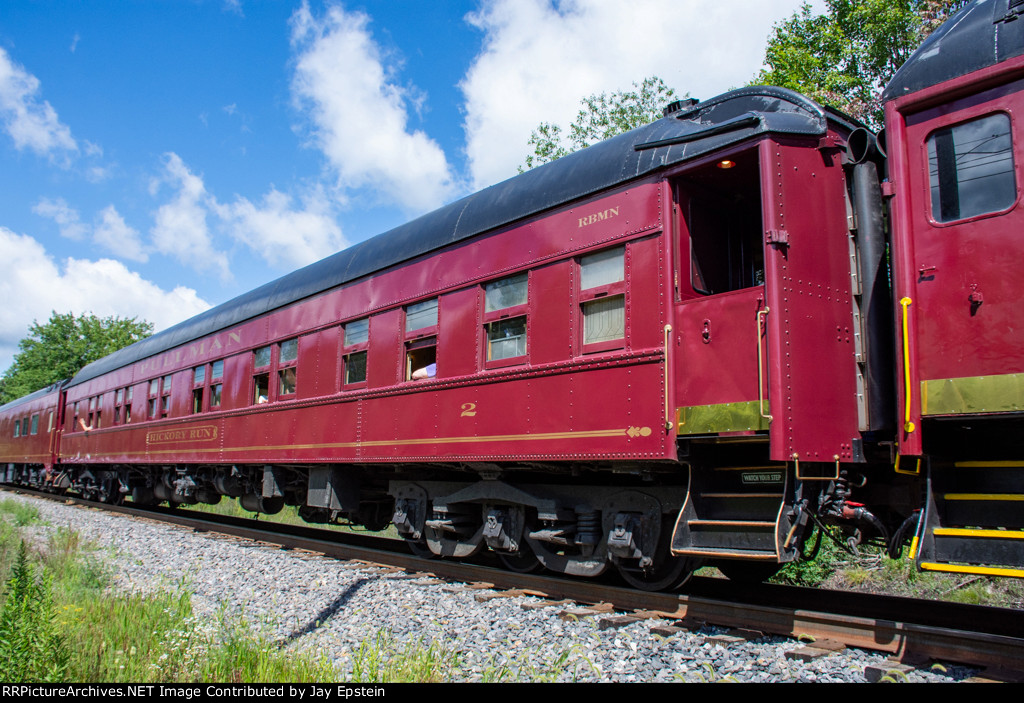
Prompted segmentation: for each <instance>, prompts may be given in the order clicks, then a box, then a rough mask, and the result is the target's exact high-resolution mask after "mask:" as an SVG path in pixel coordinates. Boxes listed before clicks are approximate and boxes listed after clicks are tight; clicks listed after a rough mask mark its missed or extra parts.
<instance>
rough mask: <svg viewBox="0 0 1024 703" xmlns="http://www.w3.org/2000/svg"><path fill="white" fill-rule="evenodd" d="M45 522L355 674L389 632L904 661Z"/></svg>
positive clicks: (101, 527)
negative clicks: (728, 637) (820, 652)
mask: <svg viewBox="0 0 1024 703" xmlns="http://www.w3.org/2000/svg"><path fill="white" fill-rule="evenodd" d="M11 497H12V498H13V499H15V500H21V501H28V502H32V503H33V504H35V505H36V506H37V507H38V509H39V511H40V514H41V516H42V517H43V519H44V521H45V523H44V524H41V525H33V526H31V527H29V528H25V529H27V530H30V531H32V533H33V534H35V535H37V536H38V538H39V539H40V540H41V541H45V535H46V533H47V532H49V531H53V530H56V529H58V528H60V527H65V528H70V529H72V530H74V531H76V532H78V533H79V534H80V535H81V536H82V538H84V539H85V540H87V541H89V542H92V543H94V544H95V545H96V546H97V548H98V550H99V551H98V552H97V554H98V555H99V557H100V558H102V559H103V560H104V561H105V562H106V563H107V564H108V565H109V567H110V568H111V569H112V571H113V574H114V584H115V586H114V587H115V588H117V589H120V590H123V591H134V592H142V593H149V592H153V591H154V590H158V589H165V590H166V589H174V588H179V587H182V586H183V587H185V588H187V589H188V590H189V591H190V592H191V593H192V594H193V595H192V602H193V609H194V612H195V613H196V614H197V616H198V618H199V620H200V621H201V622H202V621H206V622H208V623H216V622H218V621H219V620H222V619H224V618H238V617H241V618H244V620H245V621H246V622H248V623H250V624H251V625H252V626H253V627H257V628H262V629H263V631H264V633H265V634H266V635H268V636H269V637H270V638H272V639H273V640H275V641H277V642H280V643H281V646H283V647H288V648H294V649H296V650H299V651H306V652H310V653H314V654H316V655H317V656H324V657H326V658H327V659H329V660H330V661H331V662H332V663H333V664H334V665H335V666H336V667H337V668H338V670H340V671H343V672H344V671H349V670H351V662H352V653H353V652H355V651H358V649H359V647H360V645H361V644H362V643H363V642H364V641H367V640H368V639H370V638H375V637H376V636H377V635H378V634H379V633H383V634H384V635H385V636H387V637H389V638H390V639H391V640H392V641H393V643H394V644H395V645H396V646H397V647H398V648H399V649H401V648H403V647H405V646H408V645H410V644H413V643H419V644H421V645H422V646H424V647H426V646H429V645H430V644H432V643H435V644H437V645H440V646H442V647H444V648H446V649H447V650H449V651H457V652H458V653H459V662H460V666H459V669H460V671H461V675H460V677H459V679H458V680H461V681H480V680H487V679H489V678H494V677H495V674H496V672H499V671H504V672H505V674H504V677H503V678H502V680H506V681H508V680H526V681H529V680H557V681H607V682H671V681H691V682H692V681H714V680H719V679H727V680H736V681H742V682H797V681H805V682H836V683H839V682H862V681H865V680H866V679H865V674H864V672H865V668H866V667H869V666H873V667H881V668H883V669H888V668H892V667H891V665H890V664H888V663H887V660H886V657H885V656H883V655H881V654H877V653H871V652H864V651H859V650H849V649H848V650H844V651H842V652H837V653H833V654H831V655H828V656H825V657H821V658H819V659H815V660H813V661H810V662H801V661H797V660H793V659H788V658H787V656H786V654H787V652H790V651H793V650H796V649H799V648H800V647H801V646H802V645H800V643H798V642H795V641H793V640H790V639H784V638H779V637H764V638H761V639H758V640H753V641H748V642H741V643H730V644H729V645H728V646H727V647H726V646H723V645H722V644H720V643H717V642H714V641H711V640H710V639H709V638H710V637H712V636H714V635H716V634H721V633H722V631H721V630H716V629H715V628H707V629H702V630H700V631H683V632H680V633H679V634H677V635H674V636H672V637H669V638H665V637H662V636H659V635H657V634H655V633H653V632H652V631H651V628H652V627H654V626H655V625H659V624H660V625H665V624H669V623H667V622H666V621H660V620H642V621H639V622H635V623H633V624H631V625H628V626H626V627H622V628H617V629H605V630H601V629H599V627H598V622H597V620H596V619H594V618H580V619H572V618H570V619H562V618H560V617H559V615H560V614H561V613H562V612H563V610H564V608H561V607H554V606H552V607H544V608H538V609H529V610H528V609H524V608H523V607H522V606H523V604H524V603H531V602H533V603H536V602H537V599H535V598H530V597H513V598H495V599H491V600H487V601H485V602H478V601H477V599H476V595H477V594H479V593H480V592H479V591H470V590H467V589H463V588H460V587H458V586H452V585H450V584H444V583H441V582H439V581H437V580H434V579H430V578H415V577H412V576H410V575H408V574H404V573H394V572H391V571H390V570H386V569H380V568H370V567H366V566H365V565H358V564H354V563H346V562H340V561H336V560H333V559H329V558H326V557H320V556H317V555H311V554H307V553H301V552H294V551H287V550H283V549H280V548H277V547H273V546H268V545H261V544H256V543H251V542H243V541H238V540H235V539H230V538H226V537H221V536H217V535H212V534H201V533H194V532H192V531H190V530H186V529H183V528H178V527H174V526H167V525H160V524H156V523H152V522H148V521H144V520H134V519H129V518H126V517H123V516H119V515H111V514H106V513H102V512H100V511H97V510H89V509H83V508H80V507H75V506H69V505H63V504H59V503H53V502H51V501H44V500H39V499H34V498H30V497H26V496H11ZM973 673H974V672H973V671H972V670H970V669H966V668H963V667H950V666H947V667H945V671H940V670H939V668H935V669H934V670H932V669H928V670H925V669H918V670H912V671H909V672H907V673H906V674H905V676H904V675H901V676H899V677H898V678H899V680H908V681H910V682H939V681H947V682H949V681H956V680H961V679H963V678H966V677H969V676H971V675H972V674H973Z"/></svg>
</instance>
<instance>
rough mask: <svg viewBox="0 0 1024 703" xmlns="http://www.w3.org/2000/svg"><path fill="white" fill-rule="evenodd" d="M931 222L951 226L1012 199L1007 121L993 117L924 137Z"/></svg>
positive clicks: (1014, 194) (1013, 180) (1007, 204)
mask: <svg viewBox="0 0 1024 703" xmlns="http://www.w3.org/2000/svg"><path fill="white" fill-rule="evenodd" d="M927 146H928V178H929V183H930V186H931V200H932V217H934V218H935V220H936V221H938V222H952V221H954V220H963V219H967V218H969V217H975V216H977V215H984V214H987V213H990V212H999V211H1001V210H1005V209H1007V208H1008V207H1010V206H1011V205H1013V203H1014V202H1015V201H1016V200H1017V183H1016V178H1015V177H1014V165H1013V140H1012V138H1011V136H1010V118H1009V116H1007V115H1006V114H1003V113H999V114H995V115H988V116H986V117H982V118H980V119H976V120H971V121H970V122H963V123H961V124H958V125H953V126H951V127H944V128H942V129H939V130H937V131H935V132H932V133H931V134H930V135H929V136H928V140H927Z"/></svg>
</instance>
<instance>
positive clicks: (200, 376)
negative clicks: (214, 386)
mask: <svg viewBox="0 0 1024 703" xmlns="http://www.w3.org/2000/svg"><path fill="white" fill-rule="evenodd" d="M205 391H206V365H205V364H204V365H202V366H196V367H195V368H194V369H192V414H193V415H194V414H196V413H201V412H203V397H204V396H205Z"/></svg>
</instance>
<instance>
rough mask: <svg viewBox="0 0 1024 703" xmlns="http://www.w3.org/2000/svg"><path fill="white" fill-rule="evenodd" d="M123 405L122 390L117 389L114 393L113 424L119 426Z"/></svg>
mask: <svg viewBox="0 0 1024 703" xmlns="http://www.w3.org/2000/svg"><path fill="white" fill-rule="evenodd" d="M123 405H124V388H118V389H117V391H116V392H115V393H114V424H115V425H120V424H121V408H122V406H123Z"/></svg>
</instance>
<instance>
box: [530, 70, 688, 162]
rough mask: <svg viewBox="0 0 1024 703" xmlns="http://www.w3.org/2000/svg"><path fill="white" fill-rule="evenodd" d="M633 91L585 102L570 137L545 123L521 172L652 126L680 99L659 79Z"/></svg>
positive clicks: (534, 135)
mask: <svg viewBox="0 0 1024 703" xmlns="http://www.w3.org/2000/svg"><path fill="white" fill-rule="evenodd" d="M633 88H634V90H630V91H616V92H614V93H611V94H608V93H601V94H600V95H591V96H590V97H586V98H583V100H582V101H581V103H580V104H581V108H580V111H579V113H578V114H577V115H576V120H575V121H574V122H573V123H572V124H571V125H569V134H568V137H566V135H565V134H564V133H563V130H562V128H561V127H559V126H558V125H556V124H552V123H550V122H541V123H540V125H539V126H538V127H537V129H535V130H533V133H532V134H531V135H530V141H529V142H527V143H528V144H529V145H530V147H532V148H533V153H532V154H530V155H529V156H527V157H526V163H524V164H523V165H522V166H520V167H519V172H520V173H522V172H523V171H528V170H529V169H531V168H533V167H535V166H540V165H541V164H544V163H547V162H548V161H554V160H555V159H558V158H561V157H563V156H565V155H566V154H570V153H572V152H574V151H577V150H578V149H584V148H586V147H588V146H590V145H591V144H596V143H597V142H600V141H603V140H605V139H608V138H609V137H614V136H615V135H616V134H622V133H623V132H628V131H629V130H631V129H635V128H636V127H640V126H641V125H645V124H647V123H648V122H652V121H654V120H656V119H658V118H659V117H661V112H662V109H663V108H664V107H665V105H667V104H668V103H670V102H671V101H672V100H674V99H675V97H676V94H675V91H674V90H672V89H671V88H669V87H668V86H667V85H665V82H664V81H663V80H661V79H660V78H658V77H656V76H651V77H650V78H645V79H644V80H643V82H642V83H640V84H639V85H637V84H636V83H633Z"/></svg>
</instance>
